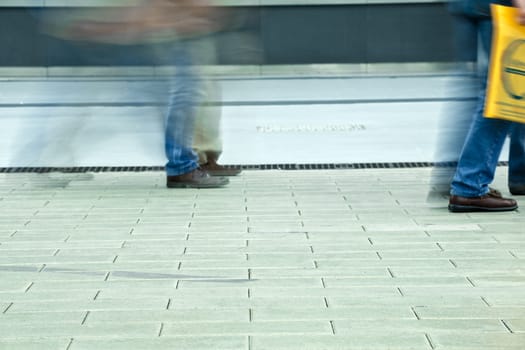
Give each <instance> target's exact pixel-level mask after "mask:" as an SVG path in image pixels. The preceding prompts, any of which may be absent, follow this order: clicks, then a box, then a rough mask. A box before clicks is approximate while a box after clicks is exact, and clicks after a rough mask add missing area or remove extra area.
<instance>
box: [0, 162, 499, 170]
mask: <svg viewBox="0 0 525 350" xmlns="http://www.w3.org/2000/svg"><path fill="white" fill-rule="evenodd" d="M498 165H499V166H507V165H508V162H499V163H498ZM434 166H435V167H454V166H456V163H454V162H448V163H443V162H442V163H432V162H396V163H330V164H247V165H227V166H226V167H227V168H234V169H242V170H330V169H334V170H336V169H402V168H428V167H434ZM163 170H164V167H163V166H115V167H113V166H104V167H100V166H90V167H4V168H0V173H50V172H62V173H86V172H94V173H102V172H145V171H163Z"/></svg>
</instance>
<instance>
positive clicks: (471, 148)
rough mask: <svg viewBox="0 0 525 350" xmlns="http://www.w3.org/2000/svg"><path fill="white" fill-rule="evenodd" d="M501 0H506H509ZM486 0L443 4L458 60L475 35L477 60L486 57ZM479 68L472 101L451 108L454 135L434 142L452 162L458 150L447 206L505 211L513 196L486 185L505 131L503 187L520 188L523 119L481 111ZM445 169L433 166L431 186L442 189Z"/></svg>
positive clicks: (524, 176) (471, 49)
mask: <svg viewBox="0 0 525 350" xmlns="http://www.w3.org/2000/svg"><path fill="white" fill-rule="evenodd" d="M503 1H508V3H507V5H509V6H511V5H512V4H511V2H510V0H503ZM520 1H521V0H515V5H516V6H518V7H519V8H521V9H523V11H525V7H524V3H520ZM489 2H490V0H488V1H484V0H457V1H452V2H451V3H450V4H449V6H450V10H451V12H452V14H453V17H454V25H455V31H456V46H457V49H458V59H459V60H460V61H468V60H470V59H472V58H476V56H477V53H478V45H477V43H478V38H479V42H480V43H481V47H480V49H481V50H480V51H481V52H482V54H483V56H484V57H481V58H482V59H483V60H478V62H479V61H484V62H487V61H488V56H489V53H490V46H491V39H492V22H491V18H490V7H489ZM479 70H480V72H481V74H480V75H481V76H480V80H479V84H478V88H477V91H478V96H479V97H478V100H477V102H476V105H475V106H474V105H473V106H472V107H473V109H472V110H469V108H466V109H461V110H458V111H455V112H454V116H456V115H457V116H458V118H457V119H454V120H452V122H453V123H454V124H453V125H452V126H451V128H456V130H455V131H456V133H455V138H454V139H446V140H443V139H442V140H440V142H441V146H440V147H438V151H439V152H444V151H448V152H449V155H448V157H450V158H449V159H450V160H451V161H452V162H454V161H455V160H456V159H454V158H455V155H456V154H457V155H458V158H457V167H456V169H455V172H454V173H453V176H452V179H451V188H450V194H451V197H450V199H449V210H450V211H452V212H469V211H507V210H514V209H516V208H517V203H516V201H515V200H513V199H508V198H503V197H502V194H501V193H500V192H499V191H497V190H495V189H492V188H490V187H489V185H490V184H491V183H492V181H493V179H494V174H495V171H496V167H497V163H498V160H499V156H500V154H501V151H502V148H503V144H504V142H505V139H506V138H507V136H509V135H510V154H509V179H508V180H509V190H510V192H511V193H512V194H514V195H523V194H525V125H524V124H518V123H513V122H509V121H504V120H497V119H487V118H485V117H484V116H483V110H484V102H485V89H486V84H487V66H484V67H481V68H480V69H479ZM473 86H476V85H473ZM471 87H472V86H471ZM463 107H465V106H463ZM467 125H469V126H468V128H467V127H466V126H467ZM462 140H464V142H463V143H462V142H461V141H462ZM456 152H457V153H456ZM445 165H446V164H445ZM440 170H441V171H440ZM442 170H445V171H442ZM449 170H452V168H449ZM450 175H452V171H448V172H447V168H446V167H443V168H441V169H434V171H433V179H432V180H431V181H432V183H433V185H434V186H435V191H436V192H438V193H440V192H441V191H442V190H443V186H442V185H443V183H444V182H445V181H446V180H447V179H450ZM440 176H441V179H440V178H439V177H440Z"/></svg>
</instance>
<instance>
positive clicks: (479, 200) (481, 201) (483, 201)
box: [448, 192, 518, 213]
mask: <svg viewBox="0 0 525 350" xmlns="http://www.w3.org/2000/svg"><path fill="white" fill-rule="evenodd" d="M516 208H518V204H517V203H516V201H515V200H514V199H510V198H503V197H501V196H500V195H497V194H494V193H492V192H489V193H487V194H486V195H484V196H481V197H461V196H451V197H450V200H449V204H448V210H450V211H451V212H454V213H465V212H475V211H510V210H514V209H516Z"/></svg>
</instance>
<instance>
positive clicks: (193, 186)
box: [166, 181, 229, 188]
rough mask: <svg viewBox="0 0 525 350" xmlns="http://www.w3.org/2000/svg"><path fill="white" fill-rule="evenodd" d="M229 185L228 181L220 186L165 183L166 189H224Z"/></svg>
mask: <svg viewBox="0 0 525 350" xmlns="http://www.w3.org/2000/svg"><path fill="white" fill-rule="evenodd" d="M228 183H229V181H226V182H224V183H220V184H217V183H215V184H189V183H167V184H166V187H167V188H219V187H224V186H226V185H227V184H228Z"/></svg>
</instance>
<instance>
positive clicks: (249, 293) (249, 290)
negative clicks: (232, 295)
mask: <svg viewBox="0 0 525 350" xmlns="http://www.w3.org/2000/svg"><path fill="white" fill-rule="evenodd" d="M251 298H252V291H251V289H250V288H248V299H251Z"/></svg>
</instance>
